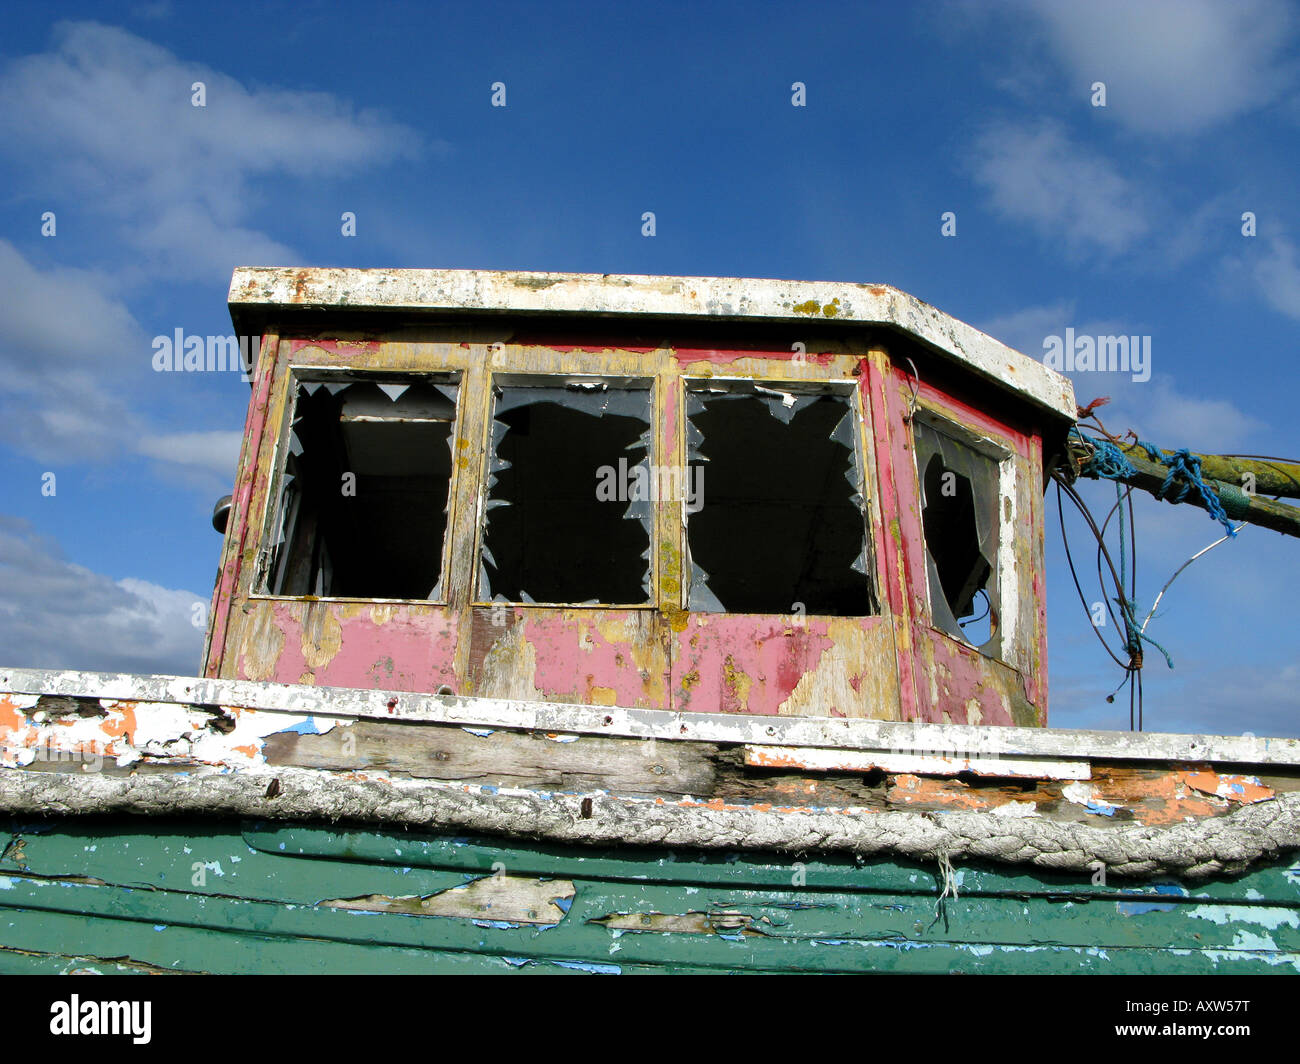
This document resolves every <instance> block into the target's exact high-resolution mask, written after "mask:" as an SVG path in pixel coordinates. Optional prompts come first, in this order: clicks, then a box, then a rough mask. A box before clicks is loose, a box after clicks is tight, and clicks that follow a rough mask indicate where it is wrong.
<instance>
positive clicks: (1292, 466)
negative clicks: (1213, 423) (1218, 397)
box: [1116, 443, 1300, 499]
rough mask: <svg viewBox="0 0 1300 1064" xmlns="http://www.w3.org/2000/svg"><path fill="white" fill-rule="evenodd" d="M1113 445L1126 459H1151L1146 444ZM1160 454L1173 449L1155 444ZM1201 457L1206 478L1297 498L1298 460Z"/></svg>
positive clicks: (1259, 492)
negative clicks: (1276, 460) (1166, 448)
mask: <svg viewBox="0 0 1300 1064" xmlns="http://www.w3.org/2000/svg"><path fill="white" fill-rule="evenodd" d="M1116 446H1117V447H1118V448H1119V449H1120V450H1121V451H1123V452H1124V453H1125V454H1126V455H1127V456H1128V457H1129V459H1130V460H1131V459H1133V458H1140V459H1142V460H1143V461H1150V460H1151V456H1150V455H1149V454H1147V451H1146V448H1145V447H1142V446H1141V445H1139V444H1136V443H1118V444H1116ZM1156 449H1157V450H1158V451H1160V453H1161V454H1163V455H1167V456H1169V457H1170V458H1172V457H1173V454H1174V452H1173V451H1167V450H1165V449H1164V448H1156ZM1192 457H1193V458H1199V459H1200V460H1201V474H1202V475H1203V476H1204V477H1205V478H1206V479H1207V480H1219V481H1222V482H1223V483H1225V484H1233V485H1236V487H1237V490H1238V491H1242V490H1244V489H1245V488H1246V486H1247V485H1250V487H1251V492H1252V493H1253V494H1255V495H1280V496H1282V497H1283V498H1285V499H1300V463H1295V462H1275V461H1268V460H1265V459H1260V458H1234V457H1233V456H1232V455H1226V454H1197V453H1196V452H1195V451H1193V452H1192Z"/></svg>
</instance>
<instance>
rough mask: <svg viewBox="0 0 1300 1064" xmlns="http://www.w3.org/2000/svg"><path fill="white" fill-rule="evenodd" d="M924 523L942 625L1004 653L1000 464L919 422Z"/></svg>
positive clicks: (936, 616) (933, 601) (937, 620)
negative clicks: (1000, 627)
mask: <svg viewBox="0 0 1300 1064" xmlns="http://www.w3.org/2000/svg"><path fill="white" fill-rule="evenodd" d="M914 432H915V440H916V468H917V474H918V476H919V479H920V487H921V523H922V525H923V527H924V531H925V564H926V572H927V576H928V585H929V590H930V615H931V617H932V618H933V621H934V624H935V626H936V627H938V628H942V629H943V630H944V631H945V632H947V633H948V634H949V635H951V636H955V637H956V638H957V639H960V640H962V641H963V642H965V643H969V644H970V645H972V646H974V647H977V648H978V649H979V651H980V652H981V653H983V654H988V655H996V654H997V652H998V646H997V632H998V616H999V613H1000V611H1001V602H1000V601H999V595H998V542H999V535H1000V530H999V520H998V499H999V472H1000V470H999V467H1000V463H999V462H998V460H997V459H995V458H991V457H989V456H988V455H986V454H983V453H981V452H980V451H977V450H975V449H974V448H973V447H971V446H970V445H969V444H967V443H963V442H961V441H960V440H958V439H956V438H955V437H954V436H951V435H949V434H948V433H946V432H944V431H942V430H940V429H938V428H936V427H934V426H933V425H930V424H927V423H925V422H923V421H920V420H917V421H915V422H914Z"/></svg>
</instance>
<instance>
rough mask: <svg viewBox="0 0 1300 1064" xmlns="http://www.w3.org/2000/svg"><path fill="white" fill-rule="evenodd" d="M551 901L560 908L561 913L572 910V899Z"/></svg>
mask: <svg viewBox="0 0 1300 1064" xmlns="http://www.w3.org/2000/svg"><path fill="white" fill-rule="evenodd" d="M551 901H552V902H553V903H554V904H556V905H558V906H559V907H560V910H561V911H562V912H566V913H567V912H568V911H569V910H570V909H572V908H573V899H572V898H552V899H551Z"/></svg>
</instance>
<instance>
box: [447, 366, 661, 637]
mask: <svg viewBox="0 0 1300 1064" xmlns="http://www.w3.org/2000/svg"><path fill="white" fill-rule="evenodd" d="M583 383H593V384H594V383H599V384H605V385H606V386H607V388H609V389H611V390H612V389H614V388H619V389H622V390H626V391H644V392H646V398H647V429H648V432H649V438H650V447H649V449H648V452H647V455H646V459H647V461H648V462H649V464H650V465H651V467H654V466H657V465H658V464H659V461H658V458H659V452H660V450H661V442H660V435H661V433H660V425H659V422H658V419H657V416H656V415H657V411H658V407H657V405H656V400H657V399H658V395H659V389H660V388H661V387H662V385H663V375H662V373H660V372H651V373H644V374H627V373H602V372H590V373H589V372H583V371H564V370H559V371H551V372H546V371H542V370H539V371H535V372H533V371H528V370H511V369H506V370H497V369H492V370H490V371H489V372H488V374H487V378H486V388H487V392H488V396H487V401H486V405H485V411H486V413H485V416H484V421H483V431H482V437H481V438H482V445H483V462H482V464H481V465H480V467H479V470H478V475H477V483H476V485H475V488H476V490H475V507H476V513H475V520H474V540H473V553H472V555H471V557H470V563H469V564H470V588H469V607H470V608H471V609H476V610H480V609H492V608H493V607H508V608H511V609H525V610H527V609H546V610H629V611H631V610H641V611H646V612H655V611H657V610H658V609H659V600H658V594H657V591H656V588H657V587H658V579H659V549H658V521H657V520H656V519H655V516H654V514H655V512H656V509H655V508H657V507H658V506H659V505H660V504H659V503H657V502H655V501H653V500H652V501H651V506H652V510H651V514H652V518H651V521H650V527H649V534H650V548H649V549H650V564H649V576H648V579H649V584H650V587H649V591H648V592H647V593H646V598H645V600H644V601H641V602H634V603H621V602H543V601H540V600H534V601H532V602H527V601H523V600H515V599H505V598H484V597H483V595H482V591H483V588H482V572H483V548H484V546H485V544H486V540H487V504H488V501H489V496H488V492H489V490H490V483H489V482H490V481H491V478H492V468H491V464H492V460H493V458H494V457H495V452H494V451H493V447H492V425H493V423H494V422H495V420H496V409H497V391H498V389H506V388H546V389H554V390H560V389H563V388H564V387H565V386H566V385H569V384H583ZM592 490H593V492H594V491H595V482H594V480H593V483H592Z"/></svg>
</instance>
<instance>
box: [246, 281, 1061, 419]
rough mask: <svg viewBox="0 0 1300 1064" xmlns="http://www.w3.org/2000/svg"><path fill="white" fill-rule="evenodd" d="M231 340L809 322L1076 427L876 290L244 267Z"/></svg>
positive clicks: (984, 343)
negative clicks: (353, 331) (575, 325)
mask: <svg viewBox="0 0 1300 1064" xmlns="http://www.w3.org/2000/svg"><path fill="white" fill-rule="evenodd" d="M229 302H230V315H231V319H232V321H233V322H234V325H235V329H236V331H237V332H239V333H240V334H241V335H242V334H247V335H253V334H258V333H261V332H263V331H265V327H266V326H267V325H268V324H269V323H272V322H275V321H276V320H277V319H278V318H280V317H282V316H283V315H284V313H285V312H286V311H287V310H291V311H294V312H315V313H314V314H313V316H315V314H316V313H318V314H324V315H328V316H330V317H334V316H335V315H340V316H341V315H356V314H363V313H364V314H367V315H373V314H376V313H380V314H382V313H391V314H395V315H401V316H402V317H404V318H409V317H413V316H424V315H428V316H439V317H443V316H453V315H462V314H463V315H467V316H485V315H488V316H490V315H503V316H504V315H527V316H530V317H536V316H546V317H556V318H593V317H595V318H609V319H627V320H637V319H640V320H653V319H657V320H680V321H731V322H784V323H789V322H812V321H816V322H818V323H821V324H826V325H834V326H841V327H842V326H855V325H857V326H876V327H883V328H887V329H892V330H895V331H898V332H901V333H905V334H907V335H909V336H911V337H913V338H915V339H916V340H917V341H919V342H921V343H922V344H924V345H925V346H926V347H928V348H930V349H932V350H933V351H935V352H937V353H938V354H939V355H940V356H941V357H942V358H944V359H945V360H947V361H950V362H953V363H956V364H957V365H959V366H962V367H965V368H966V369H967V370H968V371H970V372H973V373H975V374H976V375H977V376H979V377H982V378H984V379H986V380H988V381H990V382H992V383H993V384H995V385H996V386H997V387H999V388H1000V389H1002V390H1004V391H1006V392H1009V393H1011V394H1012V395H1013V396H1016V397H1018V398H1019V399H1021V400H1022V401H1024V402H1026V403H1028V404H1030V405H1031V406H1033V407H1035V408H1037V409H1039V410H1040V411H1043V412H1045V413H1048V414H1049V415H1051V416H1052V417H1053V418H1054V419H1064V420H1068V421H1071V422H1072V421H1074V419H1075V409H1076V408H1075V401H1074V388H1073V386H1072V385H1071V383H1070V381H1069V380H1068V379H1067V378H1066V377H1064V376H1062V375H1061V374H1059V373H1057V372H1056V371H1054V370H1052V369H1050V368H1049V367H1047V366H1045V365H1043V364H1042V363H1041V362H1038V361H1036V360H1035V359H1032V358H1029V357H1028V356H1027V355H1023V354H1021V353H1020V352H1019V351H1016V350H1013V349H1012V348H1010V347H1007V346H1006V345H1005V344H1003V343H1001V342H999V341H998V340H995V339H993V338H992V337H991V336H987V335H986V334H984V333H982V332H980V331H979V330H978V329H975V328H973V327H972V326H970V325H967V324H966V323H965V322H962V321H958V320H957V319H956V318H953V317H951V316H950V315H948V314H945V313H943V311H941V310H939V309H937V308H935V307H932V306H930V305H929V304H928V303H924V302H922V301H921V300H919V299H917V298H916V297H915V296H910V295H908V294H907V293H906V292H901V291H899V290H898V289H897V288H891V287H890V286H888V285H881V284H849V283H841V282H837V281H780V280H771V279H764V278H745V277H662V276H651V275H641V274H595V273H536V272H531V271H520V272H515V271H506V270H414V269H343V268H336V267H264V266H246V267H240V268H238V269H236V270H235V272H234V276H233V277H232V278H231V282H230V299H229Z"/></svg>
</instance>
